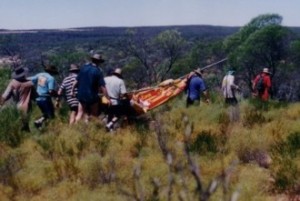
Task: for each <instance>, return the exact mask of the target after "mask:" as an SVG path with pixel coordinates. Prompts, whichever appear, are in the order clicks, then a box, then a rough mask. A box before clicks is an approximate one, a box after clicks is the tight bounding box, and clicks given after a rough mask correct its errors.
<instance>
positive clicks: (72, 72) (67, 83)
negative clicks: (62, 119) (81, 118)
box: [55, 64, 79, 124]
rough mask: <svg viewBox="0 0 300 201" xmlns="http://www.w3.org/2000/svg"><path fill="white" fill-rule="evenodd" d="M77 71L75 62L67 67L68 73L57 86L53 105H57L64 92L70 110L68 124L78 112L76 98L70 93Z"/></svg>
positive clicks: (73, 120) (75, 90)
mask: <svg viewBox="0 0 300 201" xmlns="http://www.w3.org/2000/svg"><path fill="white" fill-rule="evenodd" d="M78 72H79V67H78V66H77V65H76V64H71V65H70V68H69V75H68V76H67V77H65V78H64V80H63V82H62V84H61V85H60V87H59V90H58V92H57V95H58V97H57V98H56V103H55V106H56V107H58V106H59V101H60V96H62V95H63V94H65V97H66V100H67V103H68V105H69V108H70V110H71V114H70V118H69V124H73V123H74V122H75V117H76V115H77V112H78V103H79V102H78V99H77V97H76V96H73V94H72V86H73V84H74V82H75V81H76V78H77V75H78ZM74 93H75V95H76V94H77V87H76V88H75V89H74Z"/></svg>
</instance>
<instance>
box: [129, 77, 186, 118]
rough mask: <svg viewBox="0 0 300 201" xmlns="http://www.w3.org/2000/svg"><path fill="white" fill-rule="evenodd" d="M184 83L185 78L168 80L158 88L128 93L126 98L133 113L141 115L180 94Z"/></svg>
mask: <svg viewBox="0 0 300 201" xmlns="http://www.w3.org/2000/svg"><path fill="white" fill-rule="evenodd" d="M186 82H187V78H186V77H185V78H179V79H176V80H173V79H168V80H165V81H163V82H161V83H160V84H159V85H158V86H155V87H148V88H143V89H140V90H137V91H133V92H130V93H128V96H129V97H130V99H131V105H132V107H133V108H134V109H135V111H136V112H137V113H138V114H143V113H146V112H148V111H149V110H152V109H154V108H156V107H158V106H160V105H162V104H163V103H165V102H167V101H168V100H170V99H171V98H173V97H175V96H177V95H178V94H180V93H181V92H182V91H183V90H184V89H185V86H186Z"/></svg>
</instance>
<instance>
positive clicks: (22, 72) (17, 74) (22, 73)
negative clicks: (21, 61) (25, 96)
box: [11, 66, 28, 79]
mask: <svg viewBox="0 0 300 201" xmlns="http://www.w3.org/2000/svg"><path fill="white" fill-rule="evenodd" d="M27 71H28V70H26V69H24V68H23V67H21V66H19V67H17V68H15V69H14V71H13V73H12V74H11V77H12V78H13V79H20V78H22V77H26V75H27Z"/></svg>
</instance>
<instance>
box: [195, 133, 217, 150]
mask: <svg viewBox="0 0 300 201" xmlns="http://www.w3.org/2000/svg"><path fill="white" fill-rule="evenodd" d="M218 141H219V140H218V138H217V137H215V136H213V135H212V134H211V133H209V132H206V131H203V132H201V133H199V134H198V136H197V138H196V139H195V141H194V142H192V144H191V146H190V151H192V152H196V153H199V154H206V153H208V152H210V153H217V151H218V143H219V142H218Z"/></svg>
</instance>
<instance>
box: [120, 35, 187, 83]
mask: <svg viewBox="0 0 300 201" xmlns="http://www.w3.org/2000/svg"><path fill="white" fill-rule="evenodd" d="M184 46H185V40H184V39H183V37H182V36H181V34H180V32H178V31H177V30H166V31H163V32H161V33H159V34H158V35H156V36H154V37H147V36H145V35H143V34H142V33H139V32H137V31H136V30H134V29H130V30H128V31H127V37H126V39H125V40H123V41H122V43H121V46H120V47H121V48H122V50H123V51H124V52H125V54H126V55H127V57H128V63H127V68H129V69H130V70H131V72H132V73H133V74H132V75H131V77H134V78H135V80H136V81H137V80H138V81H139V82H143V83H138V84H139V85H149V84H150V85H151V84H155V83H157V82H160V81H162V80H163V79H165V78H167V77H168V76H169V75H170V72H171V70H172V69H173V67H174V64H175V63H176V62H177V61H178V60H179V58H180V57H181V56H182V55H183V52H184V51H183V48H184ZM130 64H132V65H130ZM141 69H143V70H141Z"/></svg>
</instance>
